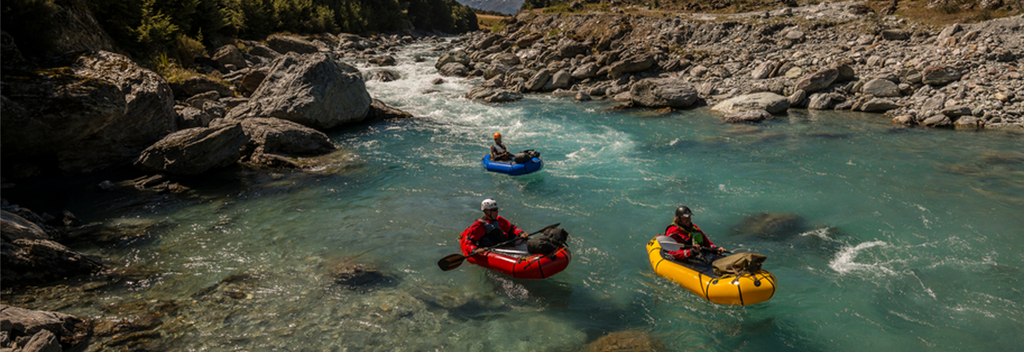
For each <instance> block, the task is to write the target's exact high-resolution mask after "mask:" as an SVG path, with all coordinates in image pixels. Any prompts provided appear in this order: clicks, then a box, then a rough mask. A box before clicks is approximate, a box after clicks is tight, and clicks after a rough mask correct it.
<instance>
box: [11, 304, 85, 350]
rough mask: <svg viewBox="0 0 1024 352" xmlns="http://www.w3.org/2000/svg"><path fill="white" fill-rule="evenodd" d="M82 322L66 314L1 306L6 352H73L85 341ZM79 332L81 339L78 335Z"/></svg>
mask: <svg viewBox="0 0 1024 352" xmlns="http://www.w3.org/2000/svg"><path fill="white" fill-rule="evenodd" d="M82 323H83V321H82V320H81V319H79V318H76V317H74V316H71V315H67V314H63V313H57V312H46V311H39V310H29V309H24V308H19V307H13V306H8V305H0V331H2V332H0V333H2V334H3V345H2V347H3V350H4V351H8V350H13V351H26V352H28V351H46V352H48V351H63V350H71V349H73V348H76V347H79V346H78V345H80V344H81V343H82V342H85V340H84V339H83V338H84V337H87V336H86V335H85V334H84V332H85V330H84V329H83V328H84V324H82ZM78 333H82V336H76V334H78ZM62 342H64V343H63V344H62Z"/></svg>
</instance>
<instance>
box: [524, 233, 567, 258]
mask: <svg viewBox="0 0 1024 352" xmlns="http://www.w3.org/2000/svg"><path fill="white" fill-rule="evenodd" d="M568 240H569V233H568V232H565V229H563V228H561V227H556V228H553V229H547V230H544V235H542V236H540V237H534V238H531V239H530V240H528V241H526V251H527V252H529V253H530V254H548V253H551V252H554V251H555V250H558V249H559V248H562V246H564V245H565V241H568Z"/></svg>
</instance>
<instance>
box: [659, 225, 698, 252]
mask: <svg viewBox="0 0 1024 352" xmlns="http://www.w3.org/2000/svg"><path fill="white" fill-rule="evenodd" d="M672 226H675V227H677V228H679V229H680V230H683V231H686V233H687V234H689V235H690V239H688V240H686V243H681V244H682V245H685V246H691V247H692V246H693V244H694V243H697V244H698V245H700V246H704V231H701V230H700V228H699V227H697V225H696V224H690V226H691V227H693V230H694V231H690V230H687V229H686V228H685V227H682V226H679V225H676V224H675V223H672V224H669V225H668V226H665V233H666V234H667V233H668V229H670V228H672Z"/></svg>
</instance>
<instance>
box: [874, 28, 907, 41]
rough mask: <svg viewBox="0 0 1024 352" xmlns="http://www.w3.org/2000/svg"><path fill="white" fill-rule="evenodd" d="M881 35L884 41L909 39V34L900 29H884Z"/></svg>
mask: <svg viewBox="0 0 1024 352" xmlns="http://www.w3.org/2000/svg"><path fill="white" fill-rule="evenodd" d="M881 35H882V39H885V40H907V39H909V38H910V33H907V31H905V30H902V29H886V30H883V31H882V33H881Z"/></svg>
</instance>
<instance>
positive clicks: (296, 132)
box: [241, 117, 338, 168]
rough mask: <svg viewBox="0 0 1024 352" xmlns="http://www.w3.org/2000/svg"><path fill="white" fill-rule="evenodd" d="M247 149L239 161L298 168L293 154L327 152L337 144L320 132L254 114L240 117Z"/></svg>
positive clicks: (313, 154)
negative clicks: (247, 117) (247, 139)
mask: <svg viewBox="0 0 1024 352" xmlns="http://www.w3.org/2000/svg"><path fill="white" fill-rule="evenodd" d="M241 126H242V130H243V131H244V132H245V135H246V136H248V138H249V147H248V148H247V149H249V150H251V152H249V153H248V155H246V156H245V157H244V158H243V159H242V160H243V161H244V162H246V163H248V164H254V165H259V166H269V167H286V168H301V165H300V164H299V162H298V161H297V160H296V159H295V158H294V157H295V156H315V155H323V154H327V153H330V152H332V151H334V150H336V149H338V147H337V146H335V145H334V143H331V140H330V138H328V137H327V135H325V134H323V132H320V131H317V130H314V129H312V128H309V127H306V126H303V125H300V124H297V123H294V122H291V121H286V120H282V119H276V118H272V117H271V118H262V117H254V118H249V119H245V120H242V123H241Z"/></svg>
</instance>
